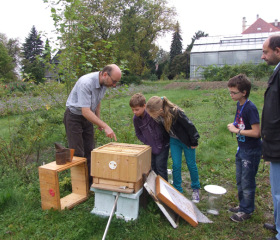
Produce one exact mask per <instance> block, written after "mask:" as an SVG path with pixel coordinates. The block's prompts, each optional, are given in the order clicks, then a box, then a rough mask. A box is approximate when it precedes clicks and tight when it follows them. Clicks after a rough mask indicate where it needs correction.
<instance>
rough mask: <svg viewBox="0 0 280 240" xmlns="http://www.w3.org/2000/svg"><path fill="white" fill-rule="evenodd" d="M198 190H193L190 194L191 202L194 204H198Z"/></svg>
mask: <svg viewBox="0 0 280 240" xmlns="http://www.w3.org/2000/svg"><path fill="white" fill-rule="evenodd" d="M199 200H200V199H199V189H194V190H193V193H192V201H193V202H194V203H199Z"/></svg>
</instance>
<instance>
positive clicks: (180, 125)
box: [171, 110, 199, 147]
mask: <svg viewBox="0 0 280 240" xmlns="http://www.w3.org/2000/svg"><path fill="white" fill-rule="evenodd" d="M171 131H172V132H173V133H174V134H175V135H176V136H177V137H178V138H179V140H180V141H181V142H182V143H184V144H185V145H186V146H188V147H191V146H192V147H195V146H197V145H198V139H199V134H198V132H197V130H196V128H195V126H194V124H193V123H192V121H191V120H190V119H189V118H188V117H187V116H186V114H185V113H184V112H183V111H181V110H179V111H178V116H175V118H174V120H173V122H172V126H171Z"/></svg>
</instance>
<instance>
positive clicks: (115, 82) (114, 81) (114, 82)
mask: <svg viewBox="0 0 280 240" xmlns="http://www.w3.org/2000/svg"><path fill="white" fill-rule="evenodd" d="M107 74H108V75H109V77H110V78H111V80H112V82H113V84H114V85H115V84H117V83H118V81H116V80H114V79H113V78H112V77H111V75H110V73H108V72H107Z"/></svg>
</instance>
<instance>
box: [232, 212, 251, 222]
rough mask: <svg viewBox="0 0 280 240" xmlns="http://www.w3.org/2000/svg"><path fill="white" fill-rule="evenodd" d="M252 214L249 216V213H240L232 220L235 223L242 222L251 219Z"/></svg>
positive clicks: (233, 216) (234, 215)
mask: <svg viewBox="0 0 280 240" xmlns="http://www.w3.org/2000/svg"><path fill="white" fill-rule="evenodd" d="M251 215H252V213H250V214H247V213H244V212H238V213H236V214H233V215H232V216H231V217H230V219H231V220H232V221H234V222H242V221H244V220H247V219H249V218H250V217H251Z"/></svg>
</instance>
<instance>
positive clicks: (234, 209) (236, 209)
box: [229, 206, 240, 213]
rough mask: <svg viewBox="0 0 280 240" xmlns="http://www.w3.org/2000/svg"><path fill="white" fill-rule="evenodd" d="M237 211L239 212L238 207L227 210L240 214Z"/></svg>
mask: <svg viewBox="0 0 280 240" xmlns="http://www.w3.org/2000/svg"><path fill="white" fill-rule="evenodd" d="M239 210H240V208H239V206H236V207H232V208H230V209H229V211H230V212H233V213H238V212H240V211H239Z"/></svg>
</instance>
